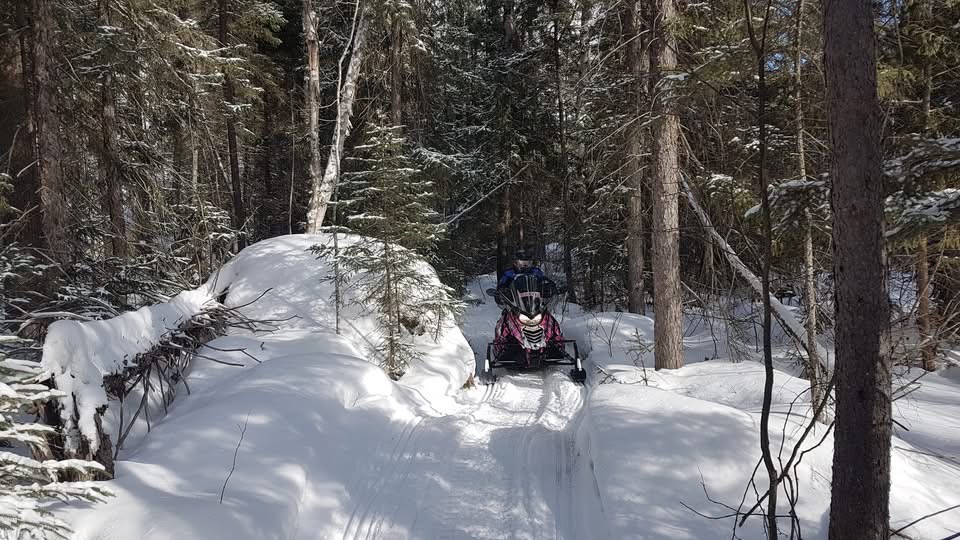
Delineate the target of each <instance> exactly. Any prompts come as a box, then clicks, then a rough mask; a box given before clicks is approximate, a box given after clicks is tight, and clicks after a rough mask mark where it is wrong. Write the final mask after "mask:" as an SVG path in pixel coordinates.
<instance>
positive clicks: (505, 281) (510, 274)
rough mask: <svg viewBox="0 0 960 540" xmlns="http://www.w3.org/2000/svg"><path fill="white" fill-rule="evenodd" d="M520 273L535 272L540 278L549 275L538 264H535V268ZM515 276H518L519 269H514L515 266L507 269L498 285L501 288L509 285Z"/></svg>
mask: <svg viewBox="0 0 960 540" xmlns="http://www.w3.org/2000/svg"><path fill="white" fill-rule="evenodd" d="M520 273H521V274H533V275H535V276H537V277H538V278H540V279H543V278H545V277H547V276H546V274H544V273H543V270H541V269H540V268H539V267H536V266H534V267H533V268H531V269H529V270H527V271H526V272H520ZM515 277H517V271H516V270H514V269H513V268H511V269H509V270H507V271H506V272H504V273H503V277H501V278H500V283H497V287H498V288H499V287H504V286H506V285H509V284H510V282H511V281H513V278H515Z"/></svg>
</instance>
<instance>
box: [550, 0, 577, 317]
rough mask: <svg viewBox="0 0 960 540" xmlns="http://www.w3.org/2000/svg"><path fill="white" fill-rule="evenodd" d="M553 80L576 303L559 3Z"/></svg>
mask: <svg viewBox="0 0 960 540" xmlns="http://www.w3.org/2000/svg"><path fill="white" fill-rule="evenodd" d="M552 6H553V58H554V62H553V80H554V85H555V91H556V93H557V136H558V138H559V142H560V177H561V179H562V181H563V273H564V276H565V277H566V282H567V300H568V301H569V302H573V303H576V301H577V288H576V276H574V275H573V255H572V250H573V246H572V245H571V243H572V242H573V235H572V234H571V229H572V228H573V216H572V215H571V210H572V208H573V207H572V205H571V204H570V159H569V155H568V149H567V114H566V112H567V111H566V107H564V102H563V77H562V75H561V73H562V69H563V66H562V63H563V60H562V57H561V55H560V50H561V49H560V47H561V45H560V37H561V33H560V13H559V9H560V6H559V2H558V1H557V0H554V2H553V4H552Z"/></svg>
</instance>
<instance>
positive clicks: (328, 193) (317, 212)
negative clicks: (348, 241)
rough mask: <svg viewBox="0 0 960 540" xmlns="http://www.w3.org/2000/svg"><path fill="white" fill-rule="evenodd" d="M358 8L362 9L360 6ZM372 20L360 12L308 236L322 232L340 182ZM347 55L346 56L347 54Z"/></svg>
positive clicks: (315, 187) (310, 213) (312, 204)
mask: <svg viewBox="0 0 960 540" xmlns="http://www.w3.org/2000/svg"><path fill="white" fill-rule="evenodd" d="M357 9H362V8H360V7H359V6H358V7H357ZM368 19H369V14H368V13H366V12H363V11H362V12H360V13H358V20H357V27H356V31H355V33H354V36H353V53H352V54H351V55H350V64H349V65H348V66H347V73H346V76H345V77H344V80H343V86H342V87H341V88H340V91H339V93H338V95H337V125H336V127H335V128H334V130H333V144H331V145H330V157H329V158H328V159H327V167H326V169H325V170H324V173H323V179H322V180H321V181H320V183H319V184H317V183H314V185H313V196H312V197H311V198H310V209H309V210H308V212H307V232H308V233H318V232H320V227H321V226H323V218H324V216H325V215H326V213H327V205H329V204H330V198H331V197H332V196H333V190H334V189H335V188H336V187H337V182H338V181H339V179H340V158H341V157H342V155H343V144H344V142H345V141H346V139H347V137H348V136H349V135H350V127H351V126H350V116H351V115H352V113H353V100H354V98H355V97H356V94H357V80H358V79H359V78H360V68H361V66H362V63H363V56H364V52H365V48H366V39H367V27H368V24H369V21H368ZM344 53H345V54H346V51H344ZM341 65H342V62H341ZM311 166H312V160H311ZM311 176H313V175H312V174H311Z"/></svg>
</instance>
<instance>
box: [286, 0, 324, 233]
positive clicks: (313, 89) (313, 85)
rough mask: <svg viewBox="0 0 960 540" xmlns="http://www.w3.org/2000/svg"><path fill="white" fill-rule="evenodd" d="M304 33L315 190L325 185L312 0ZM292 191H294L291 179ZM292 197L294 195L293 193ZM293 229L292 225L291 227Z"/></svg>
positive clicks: (306, 11) (306, 3)
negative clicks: (321, 155)
mask: <svg viewBox="0 0 960 540" xmlns="http://www.w3.org/2000/svg"><path fill="white" fill-rule="evenodd" d="M303 34H304V36H305V39H306V46H307V73H306V81H305V82H306V84H305V85H304V86H305V87H306V96H305V99H306V102H307V103H306V105H307V107H306V108H307V124H308V125H307V129H308V131H309V136H310V137H309V138H310V146H309V152H310V164H309V166H308V170H309V174H310V185H311V186H313V189H314V191H315V192H318V191H319V190H320V187H321V186H322V185H323V173H322V171H321V165H320V131H319V130H320V68H319V61H320V60H319V58H318V57H317V54H318V52H319V49H320V47H319V42H318V39H317V14H316V12H315V11H314V10H313V2H312V1H311V0H303ZM290 192H291V193H293V185H292V180H291V188H290ZM291 198H292V195H291ZM290 219H291V220H292V218H290ZM291 231H292V227H291Z"/></svg>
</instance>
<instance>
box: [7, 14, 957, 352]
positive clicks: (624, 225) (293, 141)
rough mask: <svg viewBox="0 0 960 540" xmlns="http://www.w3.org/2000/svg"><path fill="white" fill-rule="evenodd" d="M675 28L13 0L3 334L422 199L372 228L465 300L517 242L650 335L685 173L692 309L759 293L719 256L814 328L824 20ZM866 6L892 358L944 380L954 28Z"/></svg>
mask: <svg viewBox="0 0 960 540" xmlns="http://www.w3.org/2000/svg"><path fill="white" fill-rule="evenodd" d="M667 4H670V5H672V3H662V2H660V3H658V2H649V1H646V0H627V1H619V0H618V1H568V0H554V1H543V2H514V1H510V0H489V1H482V2H464V1H442V2H441V1H402V0H396V1H395V0H373V1H370V2H361V3H360V4H359V5H358V4H356V3H352V2H332V1H328V0H312V1H311V0H304V1H301V0H277V1H275V2H266V1H260V0H218V1H216V2H201V1H196V0H164V1H156V0H154V1H146V0H79V1H73V0H67V1H60V2H51V1H45V0H31V1H29V2H23V1H19V0H6V1H4V2H2V3H0V6H2V11H0V13H3V15H2V18H0V65H2V70H3V71H2V72H3V77H2V79H0V110H2V113H3V120H2V121H0V158H2V159H0V171H2V172H0V213H2V219H3V225H2V229H0V242H2V247H0V266H2V279H3V294H2V295H0V297H2V298H0V301H2V303H3V312H4V313H5V318H6V319H8V320H13V319H20V320H23V319H25V318H28V317H26V315H27V314H29V313H33V312H37V311H42V310H69V311H74V312H83V313H85V314H86V315H87V316H93V317H102V316H108V315H112V314H115V313H116V312H117V311H118V310H122V309H127V308H130V307H135V306H138V305H140V304H142V303H144V302H149V301H151V300H153V299H158V298H162V297H164V296H165V295H167V294H169V293H170V292H172V291H176V290H179V288H181V287H183V286H184V285H187V284H194V283H196V282H198V281H200V280H202V279H205V277H206V276H207V274H208V273H209V272H210V271H211V270H213V269H215V268H217V267H218V266H219V265H220V264H221V263H222V262H223V261H224V260H225V259H226V258H227V257H229V256H230V255H231V254H232V253H235V252H236V251H237V250H238V249H241V248H242V247H243V246H245V245H247V244H249V243H252V242H256V241H257V240H259V239H262V238H266V237H270V236H276V235H280V234H286V233H290V232H293V233H296V232H303V231H305V230H316V228H315V227H312V225H311V223H310V221H311V218H310V217H309V216H308V212H309V211H310V210H311V208H312V207H315V206H316V201H313V202H312V201H311V197H313V196H314V195H313V194H314V193H316V192H318V191H323V190H327V191H328V195H327V196H328V198H329V200H332V201H334V204H332V205H331V207H330V208H331V209H330V211H329V212H327V213H326V216H325V220H324V221H323V223H324V224H325V225H331V224H336V225H340V226H343V227H346V228H350V229H352V230H356V231H359V232H368V233H369V232H371V231H372V232H374V233H378V234H385V231H383V230H382V227H380V228H378V226H376V225H373V224H374V222H376V221H377V220H376V219H370V218H371V217H373V218H377V217H384V216H381V215H379V214H375V211H377V210H376V209H382V208H384V206H385V205H384V204H383V201H384V200H387V199H382V200H378V199H377V197H378V195H376V194H378V193H379V194H386V193H395V194H396V193H399V195H396V196H397V197H399V198H394V199H390V200H392V201H394V203H392V204H391V205H386V206H387V207H393V208H396V207H401V208H405V207H406V206H405V204H406V203H403V202H402V201H407V200H413V199H411V197H412V198H415V199H417V200H418V201H420V202H422V203H423V205H422V206H420V205H419V204H418V205H416V206H415V207H416V209H417V210H416V212H417V215H416V216H413V218H412V220H411V219H406V220H403V219H399V218H397V217H396V216H392V217H390V219H388V220H386V221H389V222H390V223H405V224H406V225H405V226H408V227H412V226H413V225H411V224H412V223H417V222H429V223H430V224H431V225H432V226H434V228H432V229H430V231H431V232H430V233H429V237H430V238H429V240H430V241H428V242H422V243H420V244H419V245H416V246H411V247H415V248H416V249H418V250H419V251H420V252H421V253H422V254H423V255H425V256H428V257H429V258H430V259H431V260H432V261H433V262H434V263H435V266H436V267H437V268H438V270H439V271H440V272H441V274H442V275H443V277H444V279H445V280H446V281H447V282H448V283H449V284H451V285H453V286H455V287H459V286H461V284H462V283H463V278H464V277H465V276H469V275H474V274H477V273H483V272H491V271H494V270H502V269H503V268H504V267H505V266H506V265H508V264H509V260H510V257H511V254H512V252H513V250H514V249H516V248H517V247H532V248H534V249H535V251H536V252H537V253H538V256H539V257H540V258H541V259H542V260H543V261H544V264H545V265H546V266H547V268H548V270H550V271H553V272H554V273H555V274H556V275H558V276H565V279H566V281H567V283H566V285H567V289H568V292H569V293H570V295H571V297H572V298H573V299H575V300H577V301H578V302H580V303H581V304H583V305H584V306H587V307H603V306H606V307H608V308H618V309H624V310H627V309H629V310H630V311H634V312H642V311H644V310H646V309H647V304H648V302H649V301H650V300H651V296H652V295H655V292H654V291H653V289H654V288H655V287H654V286H653V285H654V282H655V281H656V276H657V275H658V274H660V273H658V272H653V270H654V268H653V267H652V266H651V264H650V261H651V260H653V259H654V257H652V254H651V250H652V249H653V247H654V244H655V242H656V240H655V238H653V235H652V232H653V231H655V230H657V227H658V224H659V223H661V220H660V218H659V217H658V216H661V214H657V212H656V204H654V203H655V201H656V200H658V198H659V197H660V196H661V195H662V193H660V192H658V191H657V189H658V186H660V185H662V183H661V182H660V180H659V176H658V175H659V172H658V169H657V167H658V163H659V162H658V159H659V157H660V156H662V155H664V152H667V153H669V152H672V153H673V154H674V155H676V156H677V158H678V159H679V161H678V167H679V171H680V176H681V178H682V182H681V183H680V184H679V185H675V187H673V188H669V189H672V192H671V193H668V194H667V196H668V197H670V196H672V197H673V198H674V204H676V200H677V199H679V204H678V205H677V206H678V208H679V216H678V218H677V219H678V221H677V223H678V225H677V226H676V227H675V228H674V229H675V230H677V231H678V232H679V240H678V241H679V254H680V258H679V263H678V264H679V275H680V278H681V280H682V283H683V289H682V296H683V299H684V302H685V304H686V305H687V307H688V308H698V307H699V308H706V307H708V306H712V305H714V304H716V305H717V306H718V307H722V306H720V304H722V302H723V300H722V297H723V296H724V295H728V293H729V292H730V291H739V292H742V293H743V294H745V295H749V294H752V292H751V290H750V288H749V286H748V283H747V282H745V281H744V280H743V279H742V276H741V275H739V274H738V273H737V272H736V271H735V269H734V268H733V267H731V266H730V265H729V264H728V263H727V260H726V259H725V258H724V257H725V256H726V255H727V254H728V253H729V252H730V251H731V250H732V251H734V252H736V253H737V254H738V255H739V256H740V258H741V259H742V260H743V262H744V263H745V264H746V266H747V267H749V268H751V269H753V270H754V271H756V272H759V271H760V270H761V268H763V267H764V264H765V263H768V264H769V270H770V276H771V290H773V291H774V292H776V293H777V294H778V295H779V297H781V298H782V299H789V298H792V297H796V300H797V302H795V303H797V304H798V305H801V306H820V307H821V309H820V312H819V317H817V314H816V313H807V311H811V310H804V313H805V315H804V316H805V318H807V319H810V318H813V322H814V325H815V328H817V329H818V331H819V332H827V333H829V328H830V327H831V324H832V323H831V321H830V318H831V313H832V309H831V308H830V306H831V294H832V293H831V279H832V278H831V272H830V271H829V269H830V268H831V267H832V264H833V248H832V247H831V245H830V233H831V209H830V204H829V188H830V185H831V179H830V178H829V175H828V172H829V152H828V141H829V140H828V134H827V127H826V125H827V124H826V114H827V110H826V107H825V96H824V87H825V83H824V66H823V37H822V34H823V32H822V24H823V21H822V12H821V8H820V5H819V3H818V2H812V1H809V0H807V1H804V0H789V1H780V0H774V1H771V2H767V3H759V2H757V3H754V4H751V3H749V2H746V3H744V2H741V1H740V0H718V1H712V2H680V3H679V4H678V5H677V6H676V11H675V12H674V11H671V12H669V13H666V12H663V6H665V5H667ZM874 7H875V16H876V17H875V28H876V30H877V35H878V39H879V41H878V55H879V57H878V63H879V66H878V67H879V71H878V81H879V82H878V87H879V92H880V97H881V104H882V112H883V118H882V134H881V135H882V141H883V146H884V157H885V159H886V161H885V169H884V174H885V177H886V180H887V182H886V186H885V194H886V217H887V220H886V221H887V235H886V239H887V242H888V256H889V270H890V275H891V294H893V295H901V296H903V295H905V296H907V297H916V298H919V299H920V301H919V302H915V303H914V304H915V307H914V308H913V310H912V311H911V312H909V313H902V314H899V315H900V316H901V319H902V322H904V323H905V325H904V327H905V328H911V329H912V328H916V330H915V332H918V333H919V335H920V339H916V336H912V337H911V338H910V342H911V343H912V344H913V345H912V349H911V351H912V352H909V353H908V354H906V356H907V357H909V358H910V359H911V360H910V361H912V359H913V358H915V357H917V354H916V353H917V352H918V350H919V349H920V348H922V349H923V355H922V360H923V361H925V362H926V363H927V365H928V366H929V367H931V368H932V367H933V363H934V361H935V356H936V344H937V342H938V341H940V340H942V339H946V338H947V337H949V336H950V335H951V334H952V332H953V331H954V328H955V325H956V315H957V313H958V309H957V298H958V295H957V293H958V291H960V279H958V278H960V266H958V264H957V259H956V255H957V251H956V250H957V247H958V237H957V229H956V226H955V223H956V219H957V217H958V216H960V193H958V191H957V189H956V186H957V173H956V167H957V163H958V161H960V143H958V141H957V140H956V139H950V138H949V136H951V135H952V136H956V133H957V130H958V124H960V115H957V111H956V107H957V103H958V101H957V100H958V94H960V73H958V72H957V71H958V66H960V62H958V60H960V59H958V55H960V47H958V39H960V25H958V24H957V21H958V20H960V3H957V2H955V1H953V0H909V1H905V2H904V1H899V0H898V1H895V2H876V3H875V6H874ZM745 8H746V9H752V18H747V17H746V15H745V13H746V9H745ZM304 14H307V21H306V24H305V21H304ZM654 21H663V24H662V25H661V27H659V28H658V27H657V25H655V24H654ZM748 22H752V24H748ZM660 35H668V36H669V39H654V38H655V37H657V36H660ZM758 47H759V48H758ZM671 56H672V57H673V58H672V59H669V58H668V57H671ZM758 58H760V61H759V62H758ZM664 59H667V61H664ZM758 68H759V69H758ZM664 111H669V112H670V113H672V114H674V115H675V116H676V117H677V118H678V119H679V130H680V131H679V137H677V138H676V139H675V140H673V139H671V138H670V137H666V138H665V137H664V136H663V134H664V133H665V132H664V131H663V129H668V127H664V126H662V125H660V124H661V122H659V120H658V119H659V118H661V117H662V116H663V115H662V114H661V113H663V112H664ZM760 120H762V122H761V121H760ZM338 135H339V137H338ZM338 138H339V139H340V144H342V148H340V147H339V146H338V144H337V139H338ZM332 163H333V164H334V165H336V166H332V165H331V164H332ZM341 169H342V170H341ZM370 171H379V173H378V174H376V175H375V177H376V179H377V180H376V181H377V182H379V183H378V184H377V185H371V184H370V183H369V182H365V181H363V180H362V179H363V178H364V174H365V173H366V172H370ZM384 171H387V172H388V173H389V174H384ZM321 173H323V174H322V175H321ZM321 176H323V179H322V180H323V186H321V183H322V182H321ZM331 178H332V179H333V182H332V183H331V182H328V180H329V179H331ZM763 185H768V186H769V187H768V190H767V193H768V194H769V206H770V216H771V219H770V229H771V230H770V257H769V258H765V257H764V253H765V248H764V246H765V241H764V239H765V238H766V237H767V234H766V232H765V229H766V227H765V221H764V219H762V217H763V215H764V212H762V211H761V210H762V207H763V205H762V203H763V198H762V197H761V196H760V195H761V193H762V187H761V186H763ZM321 187H322V189H321ZM404 190H405V191H404ZM383 197H386V195H384V196H383ZM404 197H406V198H404ZM688 197H693V198H695V199H696V200H697V201H698V202H699V204H700V205H701V206H702V207H703V209H704V210H705V214H706V215H704V216H700V215H698V214H697V213H695V212H693V211H691V210H690V207H689V206H688V205H687V204H686V202H687V198H688ZM396 201H401V202H400V203H396ZM320 215H321V216H323V214H322V213H321V214H320ZM358 216H359V219H358ZM364 218H366V219H364ZM381 221H382V220H381ZM707 221H708V222H709V225H708V223H707ZM437 226H439V227H437ZM711 227H712V228H713V230H715V232H716V233H718V236H719V237H722V238H723V240H724V242H723V243H719V242H718V241H717V238H716V237H714V236H712V235H711V233H710V230H711ZM434 232H435V233H436V234H434ZM850 249H856V247H855V246H850ZM661 273H662V272H661ZM664 290H666V289H664ZM721 293H723V294H721ZM731 316H733V315H731ZM918 343H922V344H923V345H922V347H920V346H919V345H917V344H918Z"/></svg>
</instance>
